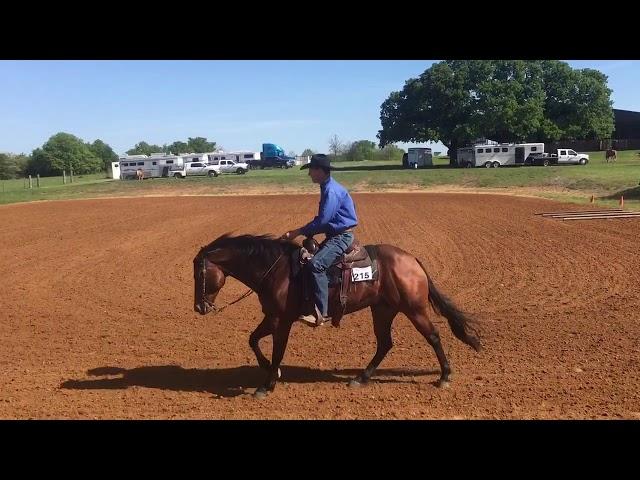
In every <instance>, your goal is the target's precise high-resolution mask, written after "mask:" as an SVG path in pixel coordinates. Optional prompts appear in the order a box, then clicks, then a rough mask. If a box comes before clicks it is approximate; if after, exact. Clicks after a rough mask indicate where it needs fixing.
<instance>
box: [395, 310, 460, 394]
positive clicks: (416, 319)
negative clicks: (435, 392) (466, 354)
mask: <svg viewBox="0 0 640 480" xmlns="http://www.w3.org/2000/svg"><path fill="white" fill-rule="evenodd" d="M403 313H404V314H405V315H406V316H407V317H409V320H411V323H413V326H414V327H416V329H417V330H418V331H419V332H420V333H421V334H422V336H423V337H424V338H425V339H426V340H427V342H429V345H431V346H432V347H433V350H434V351H435V352H436V357H438V363H440V371H441V374H440V380H439V381H438V384H437V385H438V386H439V387H446V386H448V385H449V382H450V381H451V378H450V375H451V367H450V366H449V362H448V361H447V357H446V355H445V354H444V349H443V348H442V343H441V342H440V334H439V333H438V330H437V329H436V327H434V326H433V323H431V320H429V317H428V315H427V307H426V306H424V307H421V308H420V309H418V310H413V311H407V312H403Z"/></svg>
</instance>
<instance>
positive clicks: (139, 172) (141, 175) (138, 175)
mask: <svg viewBox="0 0 640 480" xmlns="http://www.w3.org/2000/svg"><path fill="white" fill-rule="evenodd" d="M136 178H137V179H138V180H144V172H143V171H142V170H141V169H138V170H136Z"/></svg>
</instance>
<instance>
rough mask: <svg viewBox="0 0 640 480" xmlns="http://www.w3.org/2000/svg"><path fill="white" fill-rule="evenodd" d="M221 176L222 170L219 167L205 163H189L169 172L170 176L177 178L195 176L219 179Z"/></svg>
mask: <svg viewBox="0 0 640 480" xmlns="http://www.w3.org/2000/svg"><path fill="white" fill-rule="evenodd" d="M219 174H220V169H219V167H218V166H217V165H209V164H208V163H203V162H188V163H185V164H184V165H183V166H180V167H178V166H176V167H173V168H172V169H171V170H170V171H169V176H171V177H175V178H186V177H187V176H189V177H191V176H194V175H208V176H209V177H217V176H218V175H219Z"/></svg>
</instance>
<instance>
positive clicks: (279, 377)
mask: <svg viewBox="0 0 640 480" xmlns="http://www.w3.org/2000/svg"><path fill="white" fill-rule="evenodd" d="M277 378H278V380H279V379H281V378H282V372H281V371H280V368H278V377H277Z"/></svg>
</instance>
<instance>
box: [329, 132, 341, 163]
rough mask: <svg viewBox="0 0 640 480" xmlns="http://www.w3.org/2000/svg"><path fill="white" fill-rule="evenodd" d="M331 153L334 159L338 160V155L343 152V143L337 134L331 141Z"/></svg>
mask: <svg viewBox="0 0 640 480" xmlns="http://www.w3.org/2000/svg"><path fill="white" fill-rule="evenodd" d="M329 151H330V152H331V154H332V155H333V158H334V159H336V158H338V155H340V153H341V152H342V142H341V141H340V139H339V138H338V135H336V134H333V136H332V137H331V138H330V139H329Z"/></svg>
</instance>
